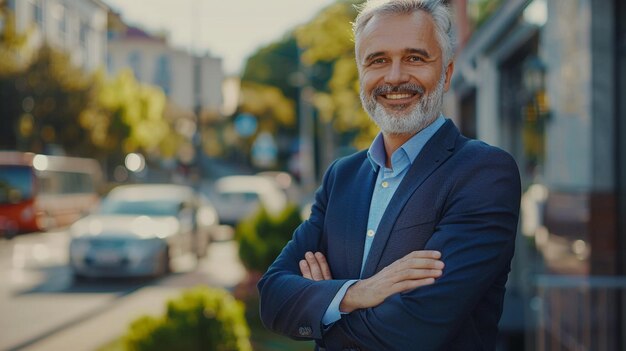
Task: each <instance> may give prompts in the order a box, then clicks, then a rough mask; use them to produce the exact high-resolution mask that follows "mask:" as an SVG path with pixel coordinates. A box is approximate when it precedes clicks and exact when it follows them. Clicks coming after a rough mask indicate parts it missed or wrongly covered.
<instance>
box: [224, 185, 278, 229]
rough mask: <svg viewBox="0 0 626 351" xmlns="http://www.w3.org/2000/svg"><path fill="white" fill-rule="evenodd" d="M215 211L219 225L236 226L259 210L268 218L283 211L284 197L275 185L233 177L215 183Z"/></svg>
mask: <svg viewBox="0 0 626 351" xmlns="http://www.w3.org/2000/svg"><path fill="white" fill-rule="evenodd" d="M214 191H215V201H214V203H215V208H216V209H217V214H218V217H219V218H220V222H221V223H224V224H229V225H233V226H236V225H237V224H238V223H239V222H240V221H241V220H242V219H243V218H245V217H247V216H249V215H251V214H252V213H253V212H255V211H256V210H257V209H258V208H259V206H261V205H262V206H263V207H265V209H266V210H267V211H268V212H269V213H271V214H278V213H280V212H281V211H282V210H284V209H285V207H287V196H286V195H285V192H284V191H283V190H282V189H281V188H279V187H278V185H277V184H276V182H274V181H273V180H270V179H267V178H266V177H263V176H253V175H236V176H227V177H222V178H220V179H218V180H217V181H216V182H215V187H214Z"/></svg>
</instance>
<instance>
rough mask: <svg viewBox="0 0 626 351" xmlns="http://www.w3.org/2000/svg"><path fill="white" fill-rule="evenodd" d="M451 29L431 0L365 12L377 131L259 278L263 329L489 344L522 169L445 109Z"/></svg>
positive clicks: (359, 32)
mask: <svg viewBox="0 0 626 351" xmlns="http://www.w3.org/2000/svg"><path fill="white" fill-rule="evenodd" d="M450 27H451V23H450V15H449V12H448V10H447V8H446V7H445V6H444V5H443V4H441V3H440V2H439V1H426V0H387V1H370V2H369V3H367V4H366V5H365V6H364V8H363V9H362V10H361V12H360V14H359V16H358V17H357V19H356V22H355V24H354V34H355V55H356V61H357V66H358V70H359V77H360V82H361V100H362V103H363V106H364V108H365V109H366V110H367V112H368V113H369V114H370V116H371V117H372V119H373V120H374V121H375V122H376V123H377V125H378V126H379V127H380V129H381V134H379V135H378V136H377V137H376V139H375V140H374V141H373V143H372V145H371V146H370V148H369V150H367V151H362V152H359V153H356V154H354V155H351V156H348V157H346V158H342V159H339V160H338V161H336V162H335V163H333V164H332V165H331V166H330V167H329V169H328V171H327V172H326V174H325V176H324V180H323V183H322V185H321V187H320V188H319V189H318V191H317V193H316V199H315V204H314V206H313V208H312V213H311V217H310V219H309V220H308V221H306V222H304V223H303V224H302V225H301V226H300V227H299V228H298V229H297V230H296V231H295V233H294V236H293V239H292V240H291V241H290V242H289V243H288V244H287V245H286V247H285V248H284V250H283V251H282V253H281V254H280V255H279V257H278V258H277V259H276V261H275V262H274V263H273V265H272V266H271V267H270V268H269V269H268V271H267V273H266V274H265V275H264V277H263V278H262V279H261V281H260V282H259V291H260V294H261V318H262V320H263V323H264V324H265V325H266V326H267V327H268V328H270V329H272V330H274V331H276V332H279V333H281V334H284V335H287V336H290V337H293V338H304V339H315V340H316V342H317V345H318V347H319V348H321V349H326V350H493V349H495V340H496V335H497V324H498V320H499V319H500V315H501V311H502V302H503V298H504V290H505V283H506V280H507V276H508V272H509V270H510V262H511V258H512V256H513V249H514V241H515V233H516V228H517V221H518V215H519V202H520V181H519V172H518V170H517V166H516V165H515V162H514V161H513V159H512V158H511V157H510V156H509V155H508V154H507V153H505V152H503V151H501V150H499V149H497V148H494V147H491V146H488V145H486V144H485V143H482V142H478V141H473V140H468V139H467V138H465V137H463V136H461V135H460V134H459V132H458V130H457V129H456V127H455V126H454V124H453V123H452V122H451V121H449V120H446V119H445V118H443V116H441V105H442V96H443V93H444V91H447V90H448V88H449V85H450V77H451V76H452V72H453V70H454V63H453V61H452V51H453V49H452V46H453V45H452V39H451V35H450ZM444 265H445V267H444Z"/></svg>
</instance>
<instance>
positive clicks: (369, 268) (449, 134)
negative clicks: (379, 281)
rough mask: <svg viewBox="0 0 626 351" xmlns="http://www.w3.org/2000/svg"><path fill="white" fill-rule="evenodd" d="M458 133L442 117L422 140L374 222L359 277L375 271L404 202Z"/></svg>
mask: <svg viewBox="0 0 626 351" xmlns="http://www.w3.org/2000/svg"><path fill="white" fill-rule="evenodd" d="M458 135H459V131H458V129H456V127H455V126H454V124H453V123H452V122H451V121H449V120H448V121H446V123H445V124H444V125H443V126H441V128H440V129H439V131H437V133H435V135H433V137H432V138H431V139H430V140H429V141H428V143H426V145H425V146H424V149H422V151H421V152H420V153H419V155H418V156H417V158H416V159H415V161H413V164H412V165H411V168H409V171H408V172H407V174H406V175H405V176H404V178H403V179H402V182H401V183H400V186H399V187H398V189H397V190H396V192H395V193H394V195H393V197H392V198H391V201H390V202H389V205H388V206H387V209H386V210H385V213H384V214H383V217H382V219H381V221H380V224H379V225H378V229H377V230H376V237H375V238H374V241H373V243H372V247H371V249H370V252H369V254H368V257H367V262H365V267H364V268H363V274H362V278H368V277H371V276H372V275H374V274H375V273H376V268H377V266H378V263H379V262H380V259H381V257H382V254H383V251H384V249H385V246H386V244H387V241H388V240H389V235H390V234H391V230H392V229H393V225H394V224H395V222H396V219H397V218H398V216H399V215H400V212H401V211H402V209H403V208H404V205H405V204H406V202H407V201H408V200H409V198H410V197H411V196H412V195H413V193H414V192H415V190H417V188H418V187H419V186H420V185H421V184H422V183H423V182H424V180H426V178H428V176H429V175H430V174H431V173H432V172H433V171H434V170H435V169H437V168H438V167H439V166H440V165H441V164H443V163H444V162H445V161H446V160H447V159H448V157H450V156H451V155H452V153H453V151H454V144H455V141H456V138H457V136H458ZM370 198H371V197H370ZM425 200H426V199H425ZM368 205H369V202H368Z"/></svg>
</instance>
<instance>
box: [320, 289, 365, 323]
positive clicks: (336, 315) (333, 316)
mask: <svg viewBox="0 0 626 351" xmlns="http://www.w3.org/2000/svg"><path fill="white" fill-rule="evenodd" d="M356 282H358V280H356V279H353V280H348V281H347V282H345V283H344V284H343V285H342V286H341V289H339V291H337V295H335V298H334V299H333V300H332V301H331V302H330V305H328V308H327V309H326V313H324V316H323V317H322V325H323V326H324V327H327V326H329V325H331V324H333V323H335V322H336V321H338V320H339V319H340V318H341V315H342V314H346V313H342V312H340V311H339V305H341V300H343V297H344V296H346V292H347V291H348V288H349V287H351V286H352V284H354V283H356Z"/></svg>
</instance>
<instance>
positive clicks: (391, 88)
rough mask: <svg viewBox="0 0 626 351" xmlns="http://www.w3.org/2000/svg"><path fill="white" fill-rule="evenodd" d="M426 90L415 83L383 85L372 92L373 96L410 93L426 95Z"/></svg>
mask: <svg viewBox="0 0 626 351" xmlns="http://www.w3.org/2000/svg"><path fill="white" fill-rule="evenodd" d="M425 92H426V89H424V87H422V86H420V85H417V84H415V83H404V84H400V85H391V84H383V85H379V86H377V87H376V88H374V90H372V95H373V96H377V95H385V94H389V93H409V94H420V95H424V93H425Z"/></svg>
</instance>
